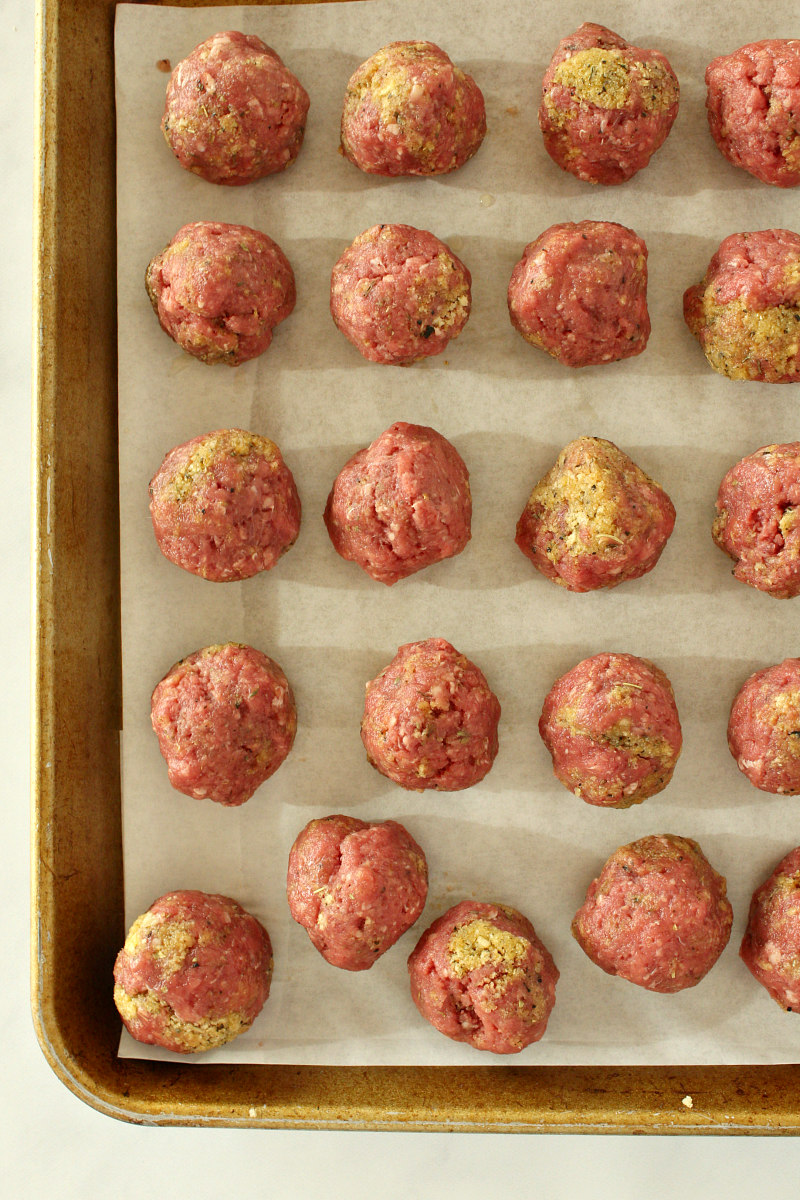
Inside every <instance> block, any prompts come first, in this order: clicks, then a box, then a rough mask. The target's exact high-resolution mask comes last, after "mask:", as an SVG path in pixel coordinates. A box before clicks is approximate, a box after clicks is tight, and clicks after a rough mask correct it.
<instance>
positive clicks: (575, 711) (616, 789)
mask: <svg viewBox="0 0 800 1200" xmlns="http://www.w3.org/2000/svg"><path fill="white" fill-rule="evenodd" d="M539 733H540V734H541V736H542V740H543V741H544V744H545V746H546V747H547V749H548V750H549V751H550V754H551V756H552V759H553V771H554V773H555V775H556V778H557V779H559V780H560V781H561V782H562V783H563V784H564V787H566V788H568V789H569V790H570V791H571V792H573V793H574V794H575V795H576V796H580V798H581V799H582V800H585V801H586V803H587V804H596V805H599V806H601V807H603V808H628V807H629V806H630V805H631V804H640V803H641V802H642V800H646V799H647V797H648V796H654V795H655V794H656V792H660V791H662V790H663V789H664V788H665V787H666V786H667V784H668V783H669V781H670V779H671V778H672V774H673V771H674V770H675V764H676V763H677V761H678V756H679V755H680V752H681V744H682V737H681V725H680V721H679V719H678V709H677V706H676V704H675V697H674V695H673V692H672V685H671V684H670V682H669V680H668V679H667V677H666V675H665V674H664V672H663V671H661V670H660V669H659V668H658V667H656V666H654V664H653V663H651V662H648V661H647V660H646V659H644V658H637V657H636V656H635V655H633V654H595V655H593V656H592V657H591V658H585V659H584V660H583V662H579V663H578V665H577V666H575V667H573V668H572V670H571V671H568V672H567V674H566V675H562V677H561V678H560V679H557V680H556V682H555V683H554V684H553V687H552V688H551V690H550V692H549V693H548V695H547V698H546V700H545V702H544V707H543V708H542V715H541V718H540V720H539Z"/></svg>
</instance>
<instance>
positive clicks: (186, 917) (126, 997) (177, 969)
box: [114, 892, 272, 1054]
mask: <svg viewBox="0 0 800 1200" xmlns="http://www.w3.org/2000/svg"><path fill="white" fill-rule="evenodd" d="M271 981H272V946H271V945H270V940H269V935H268V934H267V931H266V929H264V927H263V925H261V924H260V923H259V922H258V921H257V920H256V919H255V917H253V916H251V915H250V913H248V912H245V910H244V909H243V908H241V907H240V906H239V905H238V904H237V903H236V901H235V900H229V899H228V897H227V896H214V895H208V894H207V893H206V892H168V893H167V894H166V895H165V896H161V897H160V899H158V900H156V901H155V902H154V903H153V904H152V905H151V906H150V908H149V909H148V910H147V912H146V913H144V914H143V915H142V916H141V917H138V918H137V920H136V921H134V923H133V925H131V928H130V930H129V932H128V936H127V938H126V939H125V945H124V946H123V948H122V949H121V950H120V952H119V954H118V955H117V961H116V963H115V964H114V983H115V987H114V1003H115V1004H116V1006H117V1008H118V1010H119V1013H120V1016H121V1017H122V1020H123V1021H124V1022H125V1027H126V1028H127V1030H128V1032H129V1033H130V1034H131V1036H132V1037H135V1038H136V1040H137V1041H139V1042H146V1043H148V1045H155V1046H163V1048H164V1049H165V1050H177V1051H178V1052H179V1053H181V1054H189V1053H193V1052H195V1051H199V1050H213V1049H214V1047H215V1046H222V1045H224V1044H225V1042H229V1041H231V1040H232V1039H233V1038H235V1037H237V1036H238V1035H239V1034H240V1033H244V1031H245V1030H246V1029H249V1028H250V1026H251V1025H252V1024H253V1021H254V1020H255V1019H256V1017H257V1016H258V1014H259V1013H260V1011H261V1009H262V1008H263V1006H264V1002H265V1001H266V999H267V996H268V995H269V986H270V983H271Z"/></svg>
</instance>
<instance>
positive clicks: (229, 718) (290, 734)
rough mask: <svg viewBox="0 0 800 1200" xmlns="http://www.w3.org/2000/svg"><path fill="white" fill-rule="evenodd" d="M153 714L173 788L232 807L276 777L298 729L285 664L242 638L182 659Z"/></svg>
mask: <svg viewBox="0 0 800 1200" xmlns="http://www.w3.org/2000/svg"><path fill="white" fill-rule="evenodd" d="M150 719H151V722H152V725H153V730H154V731H155V733H156V735H157V737H158V744H159V746H160V748H161V753H162V754H163V756H164V759H165V761H166V764H167V771H168V773H169V781H170V783H171V784H172V786H173V787H174V788H177V790H178V791H179V792H183V793H184V795H186V796H194V798H195V799H197V800H202V799H205V798H206V797H207V798H208V799H209V800H215V801H216V802H217V803H218V804H225V805H238V804H244V802H245V801H246V800H249V799H250V797H251V796H252V795H253V792H255V790H256V788H258V787H260V786H261V784H262V783H264V781H265V780H267V779H269V777H270V775H274V773H275V772H276V771H277V769H278V767H279V766H280V765H281V763H282V762H283V761H284V759H285V758H286V756H287V754H288V753H289V751H290V750H291V748H292V743H293V741H294V735H295V732H296V730H297V712H296V710H295V705H294V697H293V696H292V689H291V688H290V687H289V682H288V680H287V678H286V676H285V675H284V673H283V671H282V670H281V668H280V667H279V666H278V664H277V663H276V662H273V661H272V659H271V658H268V657H267V655H266V654H262V653H261V651H260V650H254V649H253V647H252V646H242V645H239V644H237V643H236V642H227V643H225V644H224V645H219V646H206V647H205V649H203V650H197V651H196V652H195V653H194V654H190V655H189V656H188V657H187V658H182V659H181V660H180V662H177V663H175V666H174V667H172V668H171V669H170V670H169V671H168V672H167V674H166V675H165V676H164V678H163V679H162V680H161V682H160V683H159V684H158V685H157V687H156V689H155V691H154V692H153V697H152V701H151V714H150Z"/></svg>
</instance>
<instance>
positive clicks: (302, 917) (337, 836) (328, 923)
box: [286, 816, 428, 971]
mask: <svg viewBox="0 0 800 1200" xmlns="http://www.w3.org/2000/svg"><path fill="white" fill-rule="evenodd" d="M286 893H287V896H288V899H289V911H290V912H291V914H292V916H293V917H294V919H295V921H297V922H298V923H299V924H300V925H302V926H303V928H304V929H305V930H306V932H307V934H308V936H309V937H310V938H311V941H312V942H313V943H314V945H315V946H316V948H317V950H319V952H320V954H321V955H322V957H323V958H324V959H326V960H327V961H328V962H329V963H331V965H332V966H334V967H343V968H344V970H345V971H367V970H368V969H369V968H370V967H371V966H372V964H373V963H374V962H377V960H378V959H379V958H380V956H381V955H382V954H385V953H386V951H387V950H388V949H389V948H390V947H391V946H393V945H394V944H395V942H396V941H397V940H398V938H400V937H402V935H403V934H404V933H405V932H406V930H407V929H410V928H411V926H412V925H413V924H414V922H415V921H416V919H417V917H418V916H419V915H420V913H421V912H422V910H423V908H424V907H425V899H426V897H427V895H428V864H427V863H426V861H425V855H424V854H423V853H422V850H421V849H420V847H419V846H418V845H417V843H416V842H415V841H414V839H413V838H412V836H411V834H410V833H409V832H408V830H406V829H404V828H403V826H402V825H398V824H397V822H396V821H376V822H372V823H368V822H367V821H359V820H358V819H357V818H356V817H343V816H333V817H324V818H323V819H322V820H319V821H310V822H309V824H308V825H306V827H305V829H303V831H302V832H301V833H300V835H299V836H298V838H297V840H296V841H295V843H294V845H293V846H292V850H291V853H290V855H289V872H288V877H287V881H286Z"/></svg>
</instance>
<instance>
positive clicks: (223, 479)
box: [150, 429, 300, 583]
mask: <svg viewBox="0 0 800 1200" xmlns="http://www.w3.org/2000/svg"><path fill="white" fill-rule="evenodd" d="M150 515H151V516H152V518H153V530H154V532H155V535H156V541H157V542H158V546H159V549H160V550H161V552H162V554H165V555H166V557H167V558H169V559H171V561H172V562H174V563H175V564H176V565H177V566H179V567H183V569H184V571H191V573H192V574H193V575H200V576H201V577H202V578H203V579H210V580H213V581H214V582H216V583H227V582H230V581H231V580H237V579H249V578H250V576H251V575H257V574H258V572H259V571H268V570H269V569H270V568H271V567H274V566H275V563H276V562H277V561H278V559H279V558H280V556H281V555H282V554H284V553H285V552H286V551H287V550H288V549H289V547H290V546H292V545H293V544H294V542H295V540H296V538H297V534H298V532H299V530H300V498H299V497H298V495H297V488H296V487H295V484H294V478H293V477H292V473H291V471H290V470H289V468H288V467H287V466H286V463H285V462H284V461H283V458H282V456H281V452H280V450H279V449H278V447H277V446H276V445H275V443H274V442H271V441H270V440H269V439H268V438H265V437H260V436H259V435H258V434H257V433H247V432H245V430H243V429H219V430H217V431H216V432H215V433H207V434H204V435H201V436H200V437H196V438H193V439H192V440H191V441H190V442H186V443H184V445H182V446H175V447H174V449H172V450H170V452H169V454H168V455H167V456H166V458H165V459H164V461H163V463H162V464H161V466H160V467H159V469H158V471H157V472H156V474H155V475H154V476H153V478H152V480H151V481H150Z"/></svg>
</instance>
